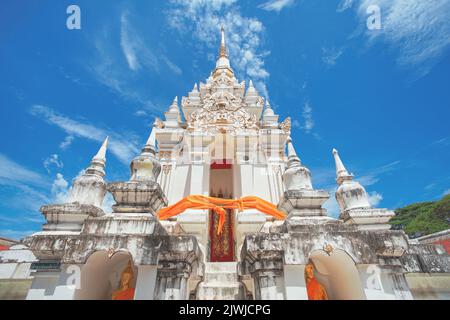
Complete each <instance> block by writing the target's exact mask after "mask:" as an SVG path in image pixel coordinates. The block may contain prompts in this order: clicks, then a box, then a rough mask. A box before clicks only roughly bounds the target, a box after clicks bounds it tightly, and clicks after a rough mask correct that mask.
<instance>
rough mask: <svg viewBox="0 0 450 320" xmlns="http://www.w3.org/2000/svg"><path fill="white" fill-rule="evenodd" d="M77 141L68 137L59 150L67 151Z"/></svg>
mask: <svg viewBox="0 0 450 320" xmlns="http://www.w3.org/2000/svg"><path fill="white" fill-rule="evenodd" d="M74 139H75V137H74V136H67V137H66V138H65V139H64V141H63V142H61V143H60V145H59V148H60V149H61V150H66V149H67V148H69V147H70V146H71V145H72V142H73V140H74Z"/></svg>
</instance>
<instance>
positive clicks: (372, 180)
mask: <svg viewBox="0 0 450 320" xmlns="http://www.w3.org/2000/svg"><path fill="white" fill-rule="evenodd" d="M399 163H400V161H394V162H391V163H388V164H386V165H384V166H381V167H378V168H375V169H372V170H370V171H369V172H368V173H366V174H364V175H362V176H361V177H356V179H357V180H358V182H359V183H361V184H362V185H363V186H366V187H367V186H371V185H374V184H376V183H377V182H378V181H380V176H381V175H382V174H386V173H389V172H391V171H393V170H395V169H396V167H397V165H398V164H399Z"/></svg>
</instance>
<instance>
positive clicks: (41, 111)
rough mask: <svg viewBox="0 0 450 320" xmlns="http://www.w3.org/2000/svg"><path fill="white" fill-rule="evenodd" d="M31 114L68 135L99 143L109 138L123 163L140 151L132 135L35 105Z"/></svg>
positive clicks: (112, 147) (114, 151)
mask: <svg viewBox="0 0 450 320" xmlns="http://www.w3.org/2000/svg"><path fill="white" fill-rule="evenodd" d="M30 113H31V114H32V115H34V116H36V117H39V118H42V119H43V120H45V121H47V122H48V123H50V124H52V125H55V126H57V127H59V128H61V129H62V130H64V131H65V132H66V133H67V134H68V135H71V136H76V137H80V138H85V139H89V140H93V141H96V142H98V143H101V142H103V140H104V139H105V138H106V137H107V136H109V137H110V144H109V149H110V150H111V152H112V153H113V154H114V155H115V156H116V157H117V159H119V160H120V161H121V162H123V163H126V164H128V163H129V161H130V160H131V159H132V157H134V156H135V155H136V154H137V153H138V151H139V144H138V138H137V137H136V135H134V134H131V133H117V132H115V131H112V130H110V129H103V128H100V127H98V126H94V125H92V124H89V123H83V122H81V121H78V120H74V119H71V118H69V117H67V116H63V115H61V114H58V113H56V112H55V111H54V110H52V109H50V108H49V107H46V106H42V105H34V106H32V107H31V109H30Z"/></svg>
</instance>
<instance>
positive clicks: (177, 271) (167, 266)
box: [155, 262, 192, 300]
mask: <svg viewBox="0 0 450 320" xmlns="http://www.w3.org/2000/svg"><path fill="white" fill-rule="evenodd" d="M191 271H192V268H191V266H190V264H188V263H187V262H160V263H159V265H158V275H157V278H156V292H155V300H186V299H188V298H189V297H188V292H187V281H188V279H189V276H190V274H191Z"/></svg>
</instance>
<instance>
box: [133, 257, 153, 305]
mask: <svg viewBox="0 0 450 320" xmlns="http://www.w3.org/2000/svg"><path fill="white" fill-rule="evenodd" d="M157 270H158V267H157V266H154V265H140V266H138V277H137V280H136V291H135V294H134V300H154V294H155V287H156V275H157Z"/></svg>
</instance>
